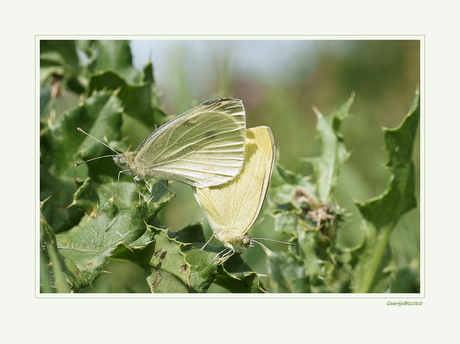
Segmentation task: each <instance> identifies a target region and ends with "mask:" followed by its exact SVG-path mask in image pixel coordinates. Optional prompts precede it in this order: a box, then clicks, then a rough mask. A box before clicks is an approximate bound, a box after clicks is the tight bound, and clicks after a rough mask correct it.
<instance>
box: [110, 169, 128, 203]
mask: <svg viewBox="0 0 460 344" xmlns="http://www.w3.org/2000/svg"><path fill="white" fill-rule="evenodd" d="M124 172H129V170H124V171H120V172H118V180H117V186H116V187H115V191H114V192H113V194H112V198H114V197H115V193H116V192H117V189H118V184H120V175H121V174H122V173H124Z"/></svg>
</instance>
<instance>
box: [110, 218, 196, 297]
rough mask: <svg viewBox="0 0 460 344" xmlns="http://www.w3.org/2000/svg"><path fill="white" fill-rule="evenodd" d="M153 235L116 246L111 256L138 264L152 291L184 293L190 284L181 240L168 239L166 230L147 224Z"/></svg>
mask: <svg viewBox="0 0 460 344" xmlns="http://www.w3.org/2000/svg"><path fill="white" fill-rule="evenodd" d="M149 229H150V232H151V233H152V234H153V235H152V237H151V238H150V237H145V238H140V239H142V240H139V239H138V240H137V241H136V242H134V243H131V244H130V245H124V247H119V248H118V249H117V250H116V251H114V252H113V254H112V258H114V259H121V260H125V261H130V262H133V263H136V264H138V265H140V266H141V267H142V268H143V269H144V272H145V274H146V278H147V283H148V284H149V287H150V290H151V291H152V292H153V293H157V292H161V293H165V292H169V293H172V292H174V293H176V292H179V291H180V292H187V291H188V287H190V265H189V264H188V263H187V262H186V261H185V255H184V254H183V253H182V251H181V248H182V247H183V246H184V243H181V242H179V241H177V240H176V239H174V238H171V237H170V236H169V235H168V231H167V230H166V229H161V228H155V227H153V226H149Z"/></svg>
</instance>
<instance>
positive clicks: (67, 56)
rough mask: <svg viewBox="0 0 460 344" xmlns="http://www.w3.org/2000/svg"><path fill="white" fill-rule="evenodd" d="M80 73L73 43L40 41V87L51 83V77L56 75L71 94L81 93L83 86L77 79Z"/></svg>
mask: <svg viewBox="0 0 460 344" xmlns="http://www.w3.org/2000/svg"><path fill="white" fill-rule="evenodd" d="M80 71H81V67H80V61H79V59H78V55H77V51H76V47H75V41H72V40H41V41H40V85H42V86H44V85H45V84H46V83H51V82H52V79H53V76H54V75H58V76H60V77H62V78H63V79H64V81H65V82H66V83H67V85H68V87H69V88H70V89H71V90H72V91H73V92H75V93H78V94H79V93H83V92H84V88H83V87H84V86H83V82H82V80H81V79H80V77H79V74H80Z"/></svg>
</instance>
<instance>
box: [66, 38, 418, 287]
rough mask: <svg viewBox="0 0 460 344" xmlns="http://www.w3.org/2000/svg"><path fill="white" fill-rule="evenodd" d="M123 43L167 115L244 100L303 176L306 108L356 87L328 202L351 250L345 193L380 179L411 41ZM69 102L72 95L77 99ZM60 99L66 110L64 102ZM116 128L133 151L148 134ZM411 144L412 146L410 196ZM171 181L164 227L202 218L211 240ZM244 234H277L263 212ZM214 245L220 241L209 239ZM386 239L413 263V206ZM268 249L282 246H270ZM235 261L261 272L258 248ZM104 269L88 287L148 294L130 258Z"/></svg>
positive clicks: (411, 73)
mask: <svg viewBox="0 0 460 344" xmlns="http://www.w3.org/2000/svg"><path fill="white" fill-rule="evenodd" d="M131 50H132V54H133V63H134V66H135V67H136V68H137V69H138V70H140V69H141V68H142V66H144V65H145V63H146V62H147V61H148V60H149V59H151V61H152V63H153V66H154V73H155V79H156V84H157V88H158V91H159V92H160V94H161V104H162V105H163V107H164V109H165V110H166V112H167V113H168V115H170V116H174V115H178V114H180V113H182V112H184V111H186V110H188V109H189V108H191V107H192V106H194V105H196V104H198V103H201V102H203V101H206V100H209V99H212V98H216V97H236V98H239V99H242V100H243V102H244V105H245V108H246V115H247V127H248V128H250V127H255V126H259V125H267V126H269V127H270V128H271V129H272V131H273V134H274V137H275V144H276V148H277V151H278V152H279V163H280V164H281V165H283V166H284V167H286V168H287V169H289V170H291V171H293V172H296V173H301V174H302V175H304V176H310V175H311V174H312V169H311V166H310V164H309V163H307V162H305V161H302V158H306V157H310V156H315V155H318V154H319V146H318V144H317V142H316V115H315V113H314V111H313V110H312V107H316V108H318V110H319V111H320V112H321V113H322V114H323V115H327V114H329V113H330V112H331V111H333V110H334V109H337V108H338V107H339V106H341V105H342V104H343V103H344V102H345V101H346V100H347V99H348V98H349V97H350V95H351V93H352V92H355V93H356V96H355V100H354V103H353V105H352V107H351V110H350V113H351V114H352V115H351V116H350V118H348V119H346V120H345V121H344V123H343V125H342V133H343V136H344V139H345V143H346V146H347V149H348V150H349V151H350V152H352V155H351V157H350V159H349V160H348V162H347V163H346V164H345V166H344V168H343V173H342V178H341V180H340V181H339V184H338V186H337V188H336V192H335V196H336V199H335V200H333V203H338V204H339V205H340V206H342V207H345V208H346V209H347V212H348V213H350V214H351V216H350V217H349V218H348V219H347V222H346V224H345V226H344V228H343V230H341V231H340V232H339V233H338V245H340V246H345V247H350V246H355V245H357V244H358V243H359V242H360V240H361V233H360V229H359V224H360V221H361V218H360V215H359V213H358V211H357V209H356V208H355V207H354V205H353V203H352V198H354V199H357V200H359V201H365V200H368V199H369V198H372V197H375V196H378V195H380V194H381V193H382V192H383V190H384V189H385V187H386V185H387V183H388V177H389V173H388V172H387V170H386V169H385V168H384V166H383V165H384V164H385V162H386V161H387V155H386V153H385V151H384V147H383V136H382V132H381V129H380V127H387V128H393V127H396V126H398V125H399V124H400V123H401V121H402V119H403V117H404V116H405V115H406V113H407V111H408V109H409V106H410V104H411V102H412V99H413V96H414V93H415V90H416V89H417V88H419V84H420V42H419V41H418V40H268V39H267V40H153V41H151V40H135V41H132V42H131ZM77 100H78V97H77V96H75V98H74V101H75V104H76V102H77ZM422 103H423V98H422ZM62 106H64V107H67V108H69V106H70V104H69V103H68V102H67V103H66V104H65V105H62ZM422 123H423V121H422ZM123 129H124V131H125V134H126V135H127V136H129V138H130V140H131V141H132V147H133V148H132V149H134V148H135V147H137V145H138V144H139V143H141V142H142V141H143V139H144V138H145V137H147V136H148V135H149V134H150V133H149V132H148V131H147V130H146V129H145V128H143V127H140V126H139V125H138V124H137V123H135V122H134V121H132V120H130V119H129V118H126V122H125V124H124V128H123ZM419 142H420V141H419V140H418V143H417V145H416V151H415V153H414V159H415V164H416V172H417V185H416V188H417V193H418V195H419V194H420V192H419V191H420V144H419ZM125 178H128V177H125ZM170 187H171V188H172V189H173V190H174V191H175V192H176V194H177V197H176V198H173V199H172V200H171V201H170V202H169V203H168V204H167V206H166V207H165V208H164V209H163V211H162V212H161V222H162V224H163V225H164V226H166V227H168V228H170V229H171V230H172V231H177V230H180V229H181V228H183V227H184V226H186V225H188V224H189V223H192V222H196V221H201V220H203V221H204V223H205V235H206V237H207V238H209V237H210V235H211V233H212V232H211V230H210V228H209V226H208V225H207V223H206V220H204V216H203V213H202V211H201V209H200V208H199V206H198V204H197V203H196V201H195V199H194V197H193V193H192V190H191V188H190V187H189V186H187V185H183V184H180V183H172V184H171V185H170ZM262 213H263V210H262V212H261V214H262ZM249 234H251V235H252V236H257V237H268V238H276V239H283V237H282V236H280V235H279V234H278V233H274V229H273V220H272V219H271V218H269V217H266V218H263V217H262V216H260V217H259V220H258V221H256V224H255V225H254V226H253V228H252V229H250V231H249ZM213 243H214V244H216V245H217V244H218V242H217V241H216V240H215V239H214V241H213ZM390 243H391V246H392V249H393V255H394V259H395V263H396V265H397V266H401V267H402V266H408V265H412V266H413V267H415V266H418V265H419V261H420V211H419V209H416V210H413V211H411V212H409V213H408V214H406V215H405V216H404V217H403V218H402V220H401V221H400V222H399V224H398V226H397V227H396V228H395V230H394V231H393V233H392V236H391V238H390ZM268 246H269V247H270V248H271V249H274V250H278V249H279V250H284V249H286V248H285V247H283V246H282V245H277V244H271V243H268ZM243 258H244V259H245V260H246V261H247V262H248V263H249V264H250V265H251V267H253V269H254V270H255V271H257V272H260V273H265V272H266V268H265V264H264V252H263V250H262V248H260V247H255V248H252V249H250V250H248V251H247V252H245V253H243ZM107 270H109V271H112V274H110V275H108V274H105V275H103V276H101V278H99V279H98V280H97V281H96V283H95V285H94V287H95V289H96V290H98V291H100V292H103V291H107V292H108V291H111V292H126V291H137V292H140V291H142V292H149V290H148V287H147V285H146V283H145V280H144V279H143V278H142V272H141V269H140V268H139V269H138V270H139V271H138V270H137V267H134V268H133V267H132V265H131V264H127V263H122V262H111V263H109V265H108V266H107ZM120 276H123V277H122V278H121V279H120ZM117 280H118V281H119V282H116V281H117ZM135 281H136V282H135ZM115 282H116V283H120V284H113V283H115ZM97 285H99V286H100V287H97ZM210 291H219V292H220V291H223V290H220V289H219V288H211V289H210Z"/></svg>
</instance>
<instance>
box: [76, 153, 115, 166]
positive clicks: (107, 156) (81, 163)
mask: <svg viewBox="0 0 460 344" xmlns="http://www.w3.org/2000/svg"><path fill="white" fill-rule="evenodd" d="M114 156H115V155H104V156H98V157H96V158H92V159H89V160H86V161H83V162H79V163H78V164H75V166H80V165H83V164H86V163H87V162H90V161H93V160H97V159H102V158H109V157H111V158H113V157H114Z"/></svg>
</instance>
